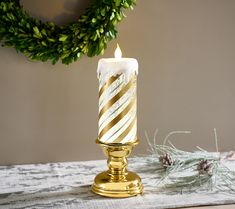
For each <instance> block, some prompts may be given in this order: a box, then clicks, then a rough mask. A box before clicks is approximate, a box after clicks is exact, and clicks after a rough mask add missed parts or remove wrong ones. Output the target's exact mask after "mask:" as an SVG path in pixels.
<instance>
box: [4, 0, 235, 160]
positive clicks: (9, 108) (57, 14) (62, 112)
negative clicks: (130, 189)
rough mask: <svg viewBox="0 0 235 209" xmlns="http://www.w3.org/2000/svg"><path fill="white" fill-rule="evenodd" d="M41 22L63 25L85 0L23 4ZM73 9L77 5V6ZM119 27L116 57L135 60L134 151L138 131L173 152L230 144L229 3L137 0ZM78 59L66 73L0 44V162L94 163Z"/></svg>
mask: <svg viewBox="0 0 235 209" xmlns="http://www.w3.org/2000/svg"><path fill="white" fill-rule="evenodd" d="M22 2H23V5H24V6H25V8H26V9H27V10H28V11H30V13H31V14H32V15H34V16H37V17H40V18H42V19H43V20H53V21H56V22H57V23H66V22H68V21H69V20H72V19H75V17H76V16H77V15H78V14H79V13H80V14H81V12H79V10H81V11H83V10H84V8H85V7H86V6H87V5H89V2H87V1H85V0H80V1H78V0H60V1H59V0H53V1H46V0H43V1H42V0H34V1H30V0H24V1H22ZM77 8H79V9H77ZM127 15H128V17H127V18H126V19H125V20H124V21H123V22H122V23H121V24H120V25H119V36H118V39H117V40H115V41H112V42H111V43H110V44H109V46H108V49H107V50H106V52H105V54H104V57H111V56H113V51H114V48H115V45H116V42H117V41H118V42H119V43H120V45H121V47H122V49H123V53H124V55H125V56H131V57H135V58H137V59H138V60H139V64H140V75H139V80H138V132H139V138H140V142H141V143H140V145H139V146H137V148H136V149H135V151H136V152H135V154H137V153H145V152H146V140H145V137H144V130H146V131H148V132H149V134H150V135H151V136H152V135H153V132H154V130H155V129H156V128H159V140H161V139H162V138H163V137H164V136H165V135H166V134H167V133H168V132H170V131H172V130H191V131H192V134H190V135H177V136H175V137H174V140H173V141H174V144H176V145H177V146H179V147H181V148H183V149H193V148H194V147H195V146H197V145H198V146H201V147H204V148H205V149H208V150H214V149H215V148H214V147H215V146H214V136H213V128H214V127H216V128H217V131H218V137H219V147H220V149H221V150H231V149H234V148H235V139H234V136H235V133H234V129H235V124H234V122H235V109H234V108H235V82H234V81H235V69H234V67H235V1H234V0H145V1H144V0H139V1H138V4H137V6H136V7H135V10H134V11H131V12H127ZM99 58H101V56H100V57H95V58H92V59H91V58H87V57H83V58H82V59H81V60H80V61H78V62H76V63H73V64H72V65H70V66H68V67H66V66H64V65H62V64H56V65H55V66H52V65H51V64H50V63H40V62H30V61H28V60H27V59H26V58H25V57H24V56H23V55H22V54H17V53H16V52H15V50H14V49H11V48H0V164H15V163H33V162H52V161H54V162H55V161H76V160H90V159H97V158H104V156H103V154H102V152H101V149H100V148H99V146H97V145H96V144H95V138H96V136H97V103H98V100H97V99H98V97H97V88H98V82H97V79H96V66H97V62H98V59H99Z"/></svg>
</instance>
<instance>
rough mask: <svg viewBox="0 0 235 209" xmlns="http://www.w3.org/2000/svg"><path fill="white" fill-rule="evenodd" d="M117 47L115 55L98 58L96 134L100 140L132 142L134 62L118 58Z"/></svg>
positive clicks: (134, 133)
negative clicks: (97, 129)
mask: <svg viewBox="0 0 235 209" xmlns="http://www.w3.org/2000/svg"><path fill="white" fill-rule="evenodd" d="M121 56H122V55H121V50H120V48H119V47H117V49H116V51H115V58H107V59H100V60H99V63H98V69H97V75H98V79H99V135H98V140H99V141H100V142H102V143H106V144H110V143H121V144H125V143H133V142H135V141H136V140H137V136H136V134H137V118H136V108H137V106H136V77H137V74H138V62H137V60H136V59H134V58H122V57H121Z"/></svg>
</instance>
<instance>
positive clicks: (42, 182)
mask: <svg viewBox="0 0 235 209" xmlns="http://www.w3.org/2000/svg"><path fill="white" fill-rule="evenodd" d="M106 166H107V165H106V161H104V160H98V161H82V162H66V163H48V164H31V165H16V166H0V209H13V208H14V209H28V208H32V209H33V208H34V209H35V208H37V209H39V208H40V209H42V208H47V209H50V208H54V209H75V208H76V209H80V208H81V209H82V208H89V209H93V208H95V209H106V208H107V209H109V208H122V207H123V208H131V209H137V208H138V209H141V208H144V209H147V208H148V209H150V208H155V209H163V208H182V207H188V208H189V207H192V206H203V205H220V204H233V203H235V194H232V193H229V192H228V193H221V192H218V191H211V190H210V191H203V192H197V193H189V192H183V191H182V192H181V194H179V193H178V192H164V191H160V190H159V189H158V187H157V186H156V184H155V182H156V179H157V176H156V172H154V168H152V167H148V166H147V168H146V165H143V163H142V164H141V163H140V161H139V160H138V158H131V159H130V160H129V170H132V171H135V172H137V173H138V174H139V175H140V176H141V178H142V181H143V184H144V187H145V192H144V195H142V196H141V195H140V196H136V197H131V198H120V199H113V198H105V197H101V196H98V195H96V194H93V193H92V192H91V189H90V188H91V184H92V182H93V179H94V177H95V175H96V174H98V173H99V172H101V171H103V170H106V168H107V167H106ZM230 166H231V167H233V168H235V162H234V161H233V162H231V163H230ZM127 205H128V207H127ZM194 208H196V207H194ZM203 208H205V209H212V208H213V209H222V208H223V209H226V208H227V209H228V208H229V209H232V208H234V209H235V205H227V206H225V205H223V206H213V207H212V206H207V207H202V209H203Z"/></svg>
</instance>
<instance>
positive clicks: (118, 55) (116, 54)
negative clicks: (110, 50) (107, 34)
mask: <svg viewBox="0 0 235 209" xmlns="http://www.w3.org/2000/svg"><path fill="white" fill-rule="evenodd" d="M114 57H115V58H117V59H120V58H122V51H121V49H120V47H119V45H118V44H117V48H116V50H115V52H114Z"/></svg>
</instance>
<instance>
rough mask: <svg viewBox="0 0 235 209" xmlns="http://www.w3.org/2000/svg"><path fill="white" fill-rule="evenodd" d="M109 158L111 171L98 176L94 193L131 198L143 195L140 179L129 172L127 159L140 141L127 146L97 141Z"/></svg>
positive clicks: (94, 185)
mask: <svg viewBox="0 0 235 209" xmlns="http://www.w3.org/2000/svg"><path fill="white" fill-rule="evenodd" d="M96 143H98V144H99V145H100V146H101V147H102V149H103V151H104V153H105V155H106V156H107V157H108V160H107V164H108V168H109V170H107V171H104V172H102V173H100V174H98V175H97V176H96V177H95V180H94V183H93V185H92V191H93V192H94V193H96V194H99V195H102V196H106V197H131V196H135V195H138V194H142V193H143V185H142V182H141V179H140V177H139V176H138V175H137V174H136V173H134V172H130V171H127V164H128V162H127V157H128V156H129V155H130V154H131V151H132V149H133V147H134V146H135V145H137V144H138V141H136V142H134V143H126V144H117V143H115V144H104V143H102V142H100V141H99V140H98V139H97V140H96Z"/></svg>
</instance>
